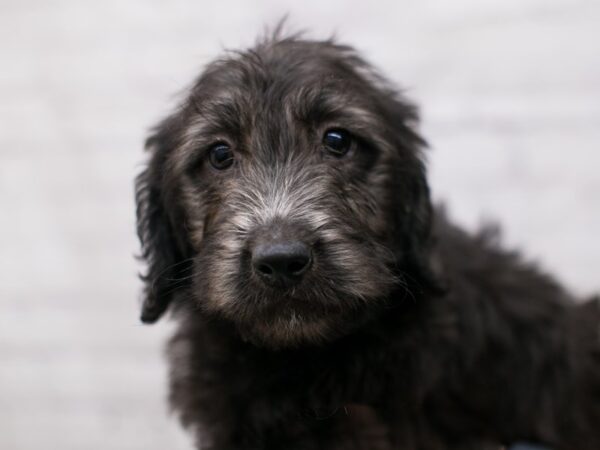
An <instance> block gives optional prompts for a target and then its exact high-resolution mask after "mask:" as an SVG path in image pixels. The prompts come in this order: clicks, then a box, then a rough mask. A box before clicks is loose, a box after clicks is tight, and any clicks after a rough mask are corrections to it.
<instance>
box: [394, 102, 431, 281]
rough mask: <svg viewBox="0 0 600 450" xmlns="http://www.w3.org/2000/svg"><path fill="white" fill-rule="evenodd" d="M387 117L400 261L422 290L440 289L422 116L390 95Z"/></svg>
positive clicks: (408, 103)
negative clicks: (395, 150)
mask: <svg viewBox="0 0 600 450" xmlns="http://www.w3.org/2000/svg"><path fill="white" fill-rule="evenodd" d="M385 109H386V110H387V111H386V115H387V117H389V118H391V119H392V120H393V124H390V128H391V129H393V130H394V134H395V136H394V140H395V145H396V146H397V147H398V151H399V158H398V159H397V160H396V167H395V168H394V169H395V181H394V183H395V184H396V186H395V189H394V192H395V194H396V195H397V198H396V199H395V202H394V203H395V210H396V223H397V224H398V228H399V229H398V232H399V233H398V236H399V239H400V242H399V245H400V251H401V254H400V255H399V261H400V263H401V266H402V269H403V270H404V271H407V272H408V273H409V274H410V275H411V277H414V278H416V280H415V281H417V282H418V284H419V285H420V286H421V287H428V288H430V289H433V290H439V289H440V288H441V287H440V286H441V285H440V283H439V281H438V280H437V277H436V276H435V274H434V271H433V268H432V263H431V252H430V249H431V246H432V242H431V241H432V237H431V228H432V220H433V207H432V204H431V197H430V193H429V185H428V183H427V171H426V167H425V161H424V153H423V150H424V149H425V147H426V146H427V143H426V142H425V140H424V139H423V138H422V137H421V136H420V135H419V133H418V132H417V131H416V127H417V125H418V121H419V117H418V111H417V109H416V107H415V106H413V105H412V104H411V103H410V102H408V101H406V100H405V99H403V98H401V97H398V96H395V95H388V96H387V99H386V108H385Z"/></svg>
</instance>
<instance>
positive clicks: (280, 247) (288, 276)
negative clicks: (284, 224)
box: [252, 241, 312, 287]
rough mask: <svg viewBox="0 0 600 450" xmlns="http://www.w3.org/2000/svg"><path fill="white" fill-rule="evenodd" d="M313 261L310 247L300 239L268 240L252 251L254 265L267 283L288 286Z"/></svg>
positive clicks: (297, 279) (295, 280)
mask: <svg viewBox="0 0 600 450" xmlns="http://www.w3.org/2000/svg"><path fill="white" fill-rule="evenodd" d="M311 262H312V257H311V251H310V247H308V246H307V245H306V244H304V243H302V242H299V241H290V242H276V243H272V242H267V243H262V244H259V245H257V246H256V247H255V248H254V250H253V252H252V266H253V267H254V271H255V272H256V274H257V275H258V276H259V277H260V278H261V279H262V280H263V281H264V282H265V283H267V284H270V285H272V286H280V287H286V286H289V285H292V284H294V283H296V282H298V281H300V279H301V278H302V275H303V274H304V273H305V272H306V271H307V270H308V268H309V267H310V265H311Z"/></svg>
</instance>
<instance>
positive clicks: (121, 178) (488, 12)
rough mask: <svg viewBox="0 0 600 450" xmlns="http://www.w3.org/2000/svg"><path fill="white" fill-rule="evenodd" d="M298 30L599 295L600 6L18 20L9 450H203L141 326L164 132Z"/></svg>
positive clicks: (417, 6)
mask: <svg viewBox="0 0 600 450" xmlns="http://www.w3.org/2000/svg"><path fill="white" fill-rule="evenodd" d="M286 12H289V13H290V20H289V24H290V25H291V27H292V28H293V29H299V28H305V29H307V30H310V33H309V35H310V36H313V37H326V36H328V35H329V34H330V33H331V32H333V31H336V32H337V34H338V36H339V37H340V39H341V40H343V41H344V42H348V43H351V44H353V45H355V46H356V47H358V48H359V49H360V50H361V51H362V52H363V53H364V54H365V55H366V56H367V58H368V59H370V60H371V61H373V62H374V63H375V64H376V65H378V66H379V67H381V68H382V69H383V71H384V72H385V73H386V74H387V75H388V76H389V77H390V78H391V79H393V80H394V81H396V82H398V83H400V84H401V85H402V86H404V87H405V88H406V89H407V93H408V95H409V96H410V97H412V98H413V99H415V100H416V101H417V102H418V103H419V104H421V105H422V111H423V127H422V128H423V132H424V134H425V135H426V136H427V137H428V139H429V141H430V143H431V151H430V154H429V160H430V169H431V182H432V185H433V190H434V194H435V197H436V199H446V201H447V204H448V205H449V207H450V211H451V213H452V215H453V216H454V217H455V218H456V220H458V221H459V222H461V223H462V224H464V225H466V226H468V227H470V228H474V227H476V226H477V224H478V223H479V222H480V221H481V220H482V219H486V218H496V219H499V220H500V221H501V222H502V223H503V224H504V229H505V236H506V237H505V240H506V241H507V242H508V243H509V244H510V245H518V246H524V247H526V248H527V249H528V254H529V255H530V256H532V257H533V258H535V259H538V260H543V262H544V266H545V267H547V268H550V269H552V270H554V271H556V272H558V273H560V275H561V277H562V279H563V280H564V281H565V282H566V284H567V285H568V286H569V287H571V288H573V289H575V290H576V292H578V293H580V294H587V293H591V292H592V291H594V290H598V289H600V280H599V278H598V275H599V270H598V265H599V263H600V239H598V235H597V234H598V233H599V230H600V207H599V206H600V205H599V200H598V196H599V194H600V178H599V177H598V174H597V173H598V171H599V170H600V2H598V1H595V0H590V1H584V0H582V1H577V0H526V1H525V0H494V1H480V0H455V1H446V0H419V1H387V2H383V1H382V2H374V1H361V2H343V1H330V0H328V1H325V0H319V1H314V2H313V1H308V2H307V1H297V2H291V1H288V2H283V1H254V2H250V1H238V2H230V1H219V0H211V1H208V2H201V1H187V2H186V1H173V2H166V1H164V2H163V1H158V0H156V1H146V2H143V1H123V0H103V1H82V0H57V1H35V0H24V1H17V0H13V1H7V0H3V1H1V2H0V449H3V450H4V449H6V450H22V449H41V448H44V449H60V450H69V449H77V450H83V449H140V450H141V449H144V450H152V449H166V448H169V449H186V448H189V445H190V444H189V441H188V439H187V437H186V436H185V435H184V434H182V432H181V431H180V430H179V427H178V425H177V424H176V422H175V421H174V420H173V419H171V418H169V417H168V415H167V409H166V407H165V403H164V397H165V373H166V367H165V365H164V362H163V361H162V355H161V351H162V350H161V349H162V346H163V342H164V340H165V338H166V336H167V335H168V333H169V325H168V324H166V323H161V324H159V325H158V326H155V327H145V326H142V325H140V324H139V323H138V321H137V315H138V311H137V298H138V293H139V290H140V283H139V282H138V281H137V279H136V272H137V271H138V270H139V267H138V266H137V264H136V262H135V260H134V258H133V256H132V255H133V254H134V253H135V252H136V250H137V241H136V239H135V237H134V217H133V216H134V211H133V192H132V180H133V178H134V175H135V174H136V173H137V172H138V171H139V170H140V163H141V161H142V160H143V157H142V150H141V147H142V145H141V144H142V141H143V138H144V134H145V131H146V129H147V128H148V127H149V126H150V125H151V124H152V123H153V122H155V121H156V120H157V119H159V118H160V117H161V116H162V115H163V114H164V113H165V112H166V111H167V110H168V107H169V106H170V105H172V104H173V103H174V96H173V94H175V93H177V92H179V91H181V89H182V88H184V87H185V86H186V85H187V84H188V83H189V82H190V80H191V79H192V77H193V76H195V75H196V74H197V73H198V71H199V70H200V69H201V68H202V66H203V64H205V63H206V62H207V61H208V60H210V59H211V58H213V57H214V56H216V55H218V54H219V53H220V51H221V49H222V48H223V47H228V48H230V47H233V48H238V47H244V46H248V45H250V44H251V43H252V42H253V40H254V38H255V36H256V35H257V34H258V33H260V32H261V30H263V27H264V26H265V25H269V24H271V25H272V24H273V23H274V22H275V21H276V20H277V19H278V18H280V17H282V16H283V14H284V13H286Z"/></svg>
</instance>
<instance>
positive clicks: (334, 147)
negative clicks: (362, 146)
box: [323, 128, 352, 158]
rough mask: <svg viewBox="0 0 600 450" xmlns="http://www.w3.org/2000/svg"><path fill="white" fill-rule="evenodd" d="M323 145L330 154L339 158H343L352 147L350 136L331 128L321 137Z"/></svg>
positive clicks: (343, 131)
mask: <svg viewBox="0 0 600 450" xmlns="http://www.w3.org/2000/svg"><path fill="white" fill-rule="evenodd" d="M323 145H324V146H325V150H327V151H328V152H329V153H330V154H332V155H334V156H337V157H338V158H339V157H342V156H344V155H345V154H346V153H348V151H349V150H350V147H351V146H352V136H350V133H348V132H347V131H346V130H342V129H341V128H333V129H331V130H327V131H326V132H325V135H324V136H323Z"/></svg>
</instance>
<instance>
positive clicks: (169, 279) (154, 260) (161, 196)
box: [135, 119, 186, 323]
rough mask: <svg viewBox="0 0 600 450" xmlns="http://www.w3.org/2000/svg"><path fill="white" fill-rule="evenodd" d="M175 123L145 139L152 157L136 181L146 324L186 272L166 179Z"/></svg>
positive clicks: (157, 315)
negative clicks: (144, 263) (145, 269)
mask: <svg viewBox="0 0 600 450" xmlns="http://www.w3.org/2000/svg"><path fill="white" fill-rule="evenodd" d="M173 125H174V123H173V119H167V120H166V121H164V122H162V123H161V124H159V126H158V127H157V128H156V129H155V130H154V131H153V133H152V134H151V136H150V137H149V138H148V139H147V140H146V150H147V151H149V152H150V160H149V163H148V166H147V167H146V169H145V170H144V171H143V172H142V173H140V174H139V175H138V177H137V178H136V180H135V200H136V214H137V234H138V237H139V239H140V243H141V259H143V260H144V261H145V262H146V264H147V271H146V273H145V274H142V275H141V279H142V280H143V281H144V283H145V286H144V294H143V295H144V298H143V303H142V313H141V320H142V322H144V323H154V322H156V321H157V320H158V319H159V318H160V317H161V316H162V314H163V313H164V312H165V311H166V310H167V308H168V306H169V303H170V301H171V299H172V297H173V296H174V294H175V292H176V291H177V288H178V281H179V280H181V279H182V278H183V276H182V275H181V274H182V272H183V271H185V267H183V266H184V265H185V264H184V262H185V261H186V254H185V253H186V251H185V246H184V245H182V243H181V242H180V241H181V236H179V239H178V237H177V235H176V231H175V228H174V225H173V224H174V223H177V222H175V220H176V215H177V212H176V211H175V209H174V208H175V206H174V205H173V203H172V202H168V201H167V197H168V196H169V191H171V190H172V187H170V186H168V182H167V181H166V180H167V176H166V173H165V168H166V163H167V158H168V155H169V153H170V151H171V149H172V148H173V146H174V145H175V142H174V135H173V133H174V132H175V130H174V127H173ZM167 205H169V207H167Z"/></svg>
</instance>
